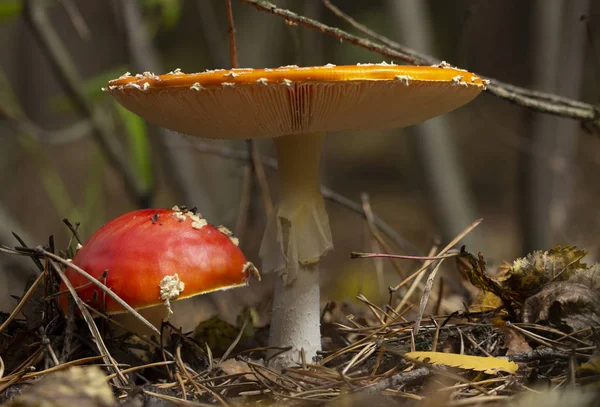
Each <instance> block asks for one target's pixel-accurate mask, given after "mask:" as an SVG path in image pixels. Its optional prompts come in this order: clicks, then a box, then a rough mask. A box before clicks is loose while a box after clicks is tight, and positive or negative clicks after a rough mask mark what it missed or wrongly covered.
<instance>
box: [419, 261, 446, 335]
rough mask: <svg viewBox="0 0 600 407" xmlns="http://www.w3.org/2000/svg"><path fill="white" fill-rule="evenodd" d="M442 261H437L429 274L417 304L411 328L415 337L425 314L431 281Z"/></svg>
mask: <svg viewBox="0 0 600 407" xmlns="http://www.w3.org/2000/svg"><path fill="white" fill-rule="evenodd" d="M442 263H443V260H440V261H438V263H437V265H436V266H435V267H434V268H433V270H431V273H429V277H427V282H426V283H425V289H424V290H423V295H421V302H420V303H419V311H418V312H417V317H416V318H415V325H414V327H413V331H414V332H415V335H418V334H419V327H420V326H421V320H422V319H423V314H424V313H425V307H426V306H427V301H429V295H430V294H431V289H432V288H433V281H434V280H435V276H436V274H437V272H438V270H439V269H440V266H441V265H442Z"/></svg>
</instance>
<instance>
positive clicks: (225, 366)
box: [219, 359, 256, 381]
mask: <svg viewBox="0 0 600 407" xmlns="http://www.w3.org/2000/svg"><path fill="white" fill-rule="evenodd" d="M219 368H220V369H221V370H222V371H223V373H225V374H226V375H237V374H243V376H242V377H243V378H244V379H246V380H254V381H256V376H255V375H254V373H253V372H252V369H250V367H249V366H248V363H246V362H243V361H241V360H235V359H227V360H224V361H222V362H221V363H219Z"/></svg>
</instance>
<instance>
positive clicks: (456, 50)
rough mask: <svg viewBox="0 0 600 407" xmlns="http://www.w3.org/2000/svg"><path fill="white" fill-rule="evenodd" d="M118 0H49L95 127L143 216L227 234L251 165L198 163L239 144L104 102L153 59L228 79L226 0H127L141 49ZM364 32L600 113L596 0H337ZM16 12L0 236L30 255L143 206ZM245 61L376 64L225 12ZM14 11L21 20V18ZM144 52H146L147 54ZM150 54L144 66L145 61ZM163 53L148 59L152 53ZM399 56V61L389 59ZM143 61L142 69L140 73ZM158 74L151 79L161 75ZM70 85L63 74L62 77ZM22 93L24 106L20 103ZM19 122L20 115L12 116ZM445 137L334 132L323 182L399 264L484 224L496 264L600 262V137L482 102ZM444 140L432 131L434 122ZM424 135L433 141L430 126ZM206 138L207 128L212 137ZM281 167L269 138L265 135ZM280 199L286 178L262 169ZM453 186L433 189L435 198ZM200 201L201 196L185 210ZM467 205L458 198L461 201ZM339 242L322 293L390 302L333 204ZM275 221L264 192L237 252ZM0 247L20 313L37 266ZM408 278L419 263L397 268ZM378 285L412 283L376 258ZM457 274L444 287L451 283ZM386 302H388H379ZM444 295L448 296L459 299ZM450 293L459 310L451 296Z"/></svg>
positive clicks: (266, 18)
mask: <svg viewBox="0 0 600 407" xmlns="http://www.w3.org/2000/svg"><path fill="white" fill-rule="evenodd" d="M128 2H130V0H124V1H117V0H114V1H109V0H95V1H90V0H86V1H84V0H63V1H50V2H46V3H49V6H48V7H47V8H46V13H47V16H48V23H49V25H50V27H51V29H52V30H53V31H54V32H56V34H57V35H58V40H59V42H60V43H62V45H63V46H64V48H65V49H66V50H67V51H68V55H67V57H68V58H69V59H70V60H71V62H72V63H73V64H74V66H75V68H76V71H77V75H79V76H80V78H81V83H80V84H79V86H78V89H79V90H80V91H81V92H82V93H83V94H84V95H86V97H87V98H89V99H90V100H91V104H92V106H93V109H94V111H96V112H100V113H101V114H103V115H104V116H103V117H104V119H102V120H104V121H105V122H106V123H110V125H111V129H112V130H111V134H113V135H116V136H117V137H116V138H117V140H118V141H119V143H120V145H121V147H122V148H123V149H124V151H125V154H126V157H127V162H128V163H130V164H131V165H132V167H133V168H135V169H136V171H137V172H136V174H137V179H138V180H141V181H142V183H143V184H145V185H147V186H150V187H151V195H150V198H151V203H150V205H151V206H152V207H172V206H173V205H174V204H187V205H188V206H198V208H199V210H200V211H201V212H202V213H203V214H204V215H205V216H206V217H207V218H208V220H209V222H211V223H214V224H220V223H222V224H225V225H227V226H229V227H230V228H232V229H235V226H236V219H237V217H238V205H239V202H240V197H241V194H242V191H241V189H242V183H243V182H242V181H243V174H244V167H245V165H246V162H245V161H244V160H236V159H229V158H224V157H222V156H219V155H218V154H214V153H207V152H205V151H204V150H205V149H206V146H207V145H209V146H212V147H218V148H221V149H223V148H227V149H230V148H232V149H235V150H238V151H241V152H243V151H245V149H246V143H245V142H243V141H235V142H230V141H208V140H205V139H195V138H191V137H188V136H183V135H177V134H174V133H168V135H167V136H168V139H169V140H168V143H167V144H165V141H164V140H165V133H164V132H161V131H159V130H158V129H156V128H154V127H151V126H146V125H145V124H144V122H143V121H140V120H138V119H136V118H135V117H133V116H132V115H130V114H127V113H126V112H124V111H122V110H118V109H117V108H116V104H115V103H114V102H113V101H112V100H111V99H110V97H107V96H105V95H102V94H100V92H98V90H99V88H100V87H101V86H104V85H105V84H106V81H107V80H108V79H111V78H113V77H116V76H119V75H121V74H122V73H124V72H125V71H131V72H132V73H135V72H139V71H142V70H154V69H153V67H152V66H148V67H147V68H146V67H145V66H144V62H146V63H149V64H151V65H152V64H154V66H155V67H156V65H157V64H158V65H160V66H161V67H162V68H163V70H164V71H170V70H173V69H175V68H181V69H182V70H183V71H184V72H195V71H202V70H204V69H212V68H228V67H230V61H229V44H228V32H227V19H226V11H225V5H224V1H222V0H145V1H138V2H137V4H134V6H135V7H134V8H133V9H135V10H137V11H138V12H139V13H141V18H142V20H141V22H142V25H141V27H142V28H143V30H144V31H143V32H142V36H143V35H144V33H146V34H148V35H149V38H148V39H149V40H150V48H149V50H148V49H147V48H144V47H141V46H139V44H135V43H132V40H131V36H130V35H129V34H128V33H131V32H132V31H131V30H132V29H133V31H135V32H138V33H139V32H140V31H139V28H140V27H136V26H133V27H132V25H131V24H132V22H131V21H132V20H131V15H129V14H127V13H128V11H127V10H131V8H129V9H128V8H127V7H125V3H128ZM274 3H276V4H277V5H279V6H280V7H284V8H288V9H290V10H292V11H294V12H297V13H299V14H302V15H306V16H309V17H311V18H315V19H318V20H320V21H322V22H324V23H326V24H328V25H333V26H338V27H340V28H343V29H346V30H349V31H350V32H352V33H357V34H358V35H361V36H362V35H363V34H361V33H359V32H358V31H356V30H355V29H354V28H352V27H351V26H349V24H348V23H347V22H345V21H343V20H341V19H339V18H338V17H336V16H335V15H334V14H333V13H332V12H331V11H329V10H328V9H326V8H325V7H324V5H323V3H322V2H321V1H320V0H306V1H299V0H296V1H294V0H288V1H275V2H274ZM334 4H335V5H337V6H338V7H340V8H341V9H342V10H344V11H345V12H346V13H348V14H350V15H351V16H353V17H354V18H355V19H356V20H358V21H359V22H361V23H363V24H365V25H367V26H368V27H370V28H371V29H373V30H375V31H376V32H378V33H380V34H383V35H386V36H388V37H389V38H391V39H393V40H396V41H398V42H400V43H402V44H404V45H406V46H409V47H413V48H415V49H416V50H418V51H420V52H424V53H428V54H431V55H435V56H436V57H438V58H440V59H444V60H447V61H449V62H450V63H452V64H453V65H458V66H460V67H462V68H465V69H468V70H470V71H472V72H476V73H478V74H481V75H486V76H489V77H492V78H497V79H498V80H500V81H503V82H508V83H512V84H515V85H519V86H523V87H527V88H530V89H538V90H545V91H549V92H554V93H559V94H562V95H564V96H569V97H572V98H574V99H577V100H582V101H586V102H588V103H597V102H598V94H599V93H598V89H599V83H598V80H599V76H598V75H599V74H600V70H599V69H600V68H599V57H598V55H599V53H600V44H599V40H600V37H599V36H600V27H598V24H599V22H600V3H598V2H594V1H591V0H589V1H582V0H577V1H566V0H565V1H561V0H538V1H523V0H503V1H484V0H461V1H440V0H432V1H424V0H423V1H420V0H387V1H384V0H370V1H352V0H336V1H334ZM21 6H22V4H21V2H20V1H11V0H0V70H1V71H0V77H2V78H3V80H1V81H0V96H1V101H2V106H3V108H2V110H0V185H1V186H2V188H0V228H1V229H2V230H1V231H0V240H1V241H2V243H4V244H15V242H14V240H13V239H12V236H11V235H10V231H15V232H17V233H19V234H20V235H21V236H22V237H24V238H25V239H26V240H27V242H28V243H29V244H30V245H37V244H43V243H45V242H47V238H48V236H49V235H51V234H52V235H54V236H55V240H56V243H57V247H59V248H64V247H65V246H66V245H67V241H68V238H69V236H70V234H69V232H68V230H67V228H66V227H65V226H64V224H63V223H62V219H63V218H64V217H68V218H69V219H70V220H71V221H73V222H75V221H79V222H81V223H82V225H81V229H80V234H81V235H82V237H84V238H86V237H88V236H89V235H90V234H91V233H92V232H93V231H94V230H95V229H97V228H98V227H99V226H101V225H102V224H103V223H104V222H106V221H108V220H110V219H111V218H114V217H116V216H117V215H119V214H121V213H124V212H126V211H130V210H134V209H136V208H137V207H138V206H139V204H140V200H139V199H136V197H135V196H133V195H132V194H131V191H129V190H128V189H127V188H126V187H125V185H124V183H123V178H122V176H121V174H120V173H119V172H118V171H117V170H116V169H115V167H114V166H112V165H111V163H110V162H109V160H107V158H106V156H105V155H104V154H103V150H102V149H101V147H100V145H99V144H98V143H97V139H96V138H95V137H94V133H93V131H91V130H90V127H89V115H86V114H82V113H81V111H80V110H79V109H78V108H77V104H76V103H73V102H72V100H71V99H70V97H69V94H68V92H66V90H65V89H66V87H65V81H64V80H60V79H59V77H58V76H57V75H56V71H55V70H54V69H53V67H52V64H51V63H50V60H49V58H48V56H47V54H46V53H45V52H44V50H43V47H42V46H40V41H38V39H37V38H36V37H35V36H34V35H33V34H32V29H31V25H30V24H29V23H28V22H27V20H26V18H24V17H23V12H22V10H21ZM233 8H234V17H235V22H236V25H237V50H238V58H239V62H240V66H242V67H275V66H280V65H288V64H298V65H321V64H326V63H334V64H337V65H342V64H355V63H358V62H381V61H382V60H383V59H384V58H383V57H381V56H380V55H377V54H375V53H373V52H370V51H367V50H365V49H361V48H358V47H356V46H354V45H351V44H348V43H340V41H338V40H336V39H334V38H331V37H329V36H326V35H323V34H321V33H319V32H318V31H315V30H308V29H306V28H304V27H297V26H293V25H290V24H286V22H285V21H284V20H283V19H281V18H278V17H275V16H273V15H270V14H266V13H262V12H259V11H257V10H256V9H254V8H253V7H250V6H248V5H246V4H243V3H240V2H238V1H233ZM20 10H21V11H20ZM140 53H141V54H140ZM148 53H149V54H150V55H148ZM152 54H154V56H155V57H156V60H155V61H152ZM388 62H390V61H389V60H388ZM140 65H142V66H143V67H142V66H140ZM156 73H160V72H156ZM71 79H72V78H71ZM12 96H14V98H13V97H12ZM14 111H19V112H21V113H22V114H18V115H15V114H7V112H13V113H14ZM436 120H440V121H439V122H438V123H437V125H435V126H431V125H428V126H423V125H419V126H415V127H413V128H410V129H397V130H390V131H385V132H370V133H363V132H342V133H337V134H331V135H329V136H328V137H327V140H326V147H325V153H324V156H323V160H322V183H323V184H324V185H326V186H328V187H330V188H331V189H333V190H334V191H336V192H338V193H340V194H342V195H344V196H345V197H348V198H350V199H352V200H354V201H356V202H359V203H360V201H361V198H360V194H361V193H363V192H366V193H368V194H369V197H370V202H371V205H372V209H373V211H374V213H375V214H377V215H378V216H379V217H381V218H382V219H383V220H384V221H385V222H386V223H387V224H389V225H390V226H391V227H392V228H393V229H394V230H395V231H396V232H397V233H399V234H400V235H401V236H402V237H403V238H404V239H405V240H406V241H407V242H410V245H408V244H407V245H404V247H396V246H394V245H392V247H393V249H394V251H395V252H397V253H405V254H418V253H421V254H424V253H427V252H428V251H429V248H430V247H431V245H432V243H433V242H434V240H435V239H436V238H437V237H440V238H442V241H443V242H447V241H449V240H450V239H451V238H452V237H453V236H454V235H456V234H457V233H458V232H460V231H461V230H462V229H464V228H465V227H467V226H468V224H469V223H470V222H472V221H474V220H475V219H477V218H483V219H484V221H483V223H482V224H481V225H480V226H479V227H478V228H477V229H476V230H475V231H474V232H473V233H472V234H471V235H469V237H468V238H467V239H466V240H465V241H464V243H466V244H467V245H468V247H467V248H468V249H469V250H471V251H477V250H481V251H482V252H483V253H484V255H485V256H486V259H487V260H488V262H489V263H490V264H491V266H492V268H493V266H496V265H499V264H501V262H502V261H504V260H513V259H514V258H515V257H517V256H521V255H524V254H526V253H527V252H528V251H530V250H533V249H548V248H550V247H552V246H554V245H558V244H561V245H564V244H570V245H577V246H580V247H582V248H585V249H587V250H588V251H589V252H590V256H589V258H588V260H589V261H590V262H591V261H592V260H595V259H597V257H598V254H599V253H600V251H599V249H600V240H599V239H598V232H599V231H600V212H599V211H598V205H599V199H600V183H599V182H598V172H599V171H598V170H599V166H600V139H599V138H598V134H593V133H590V132H587V131H585V130H584V129H582V127H581V126H580V124H579V123H578V122H576V121H573V120H569V119H559V118H555V117H550V116H546V115H542V114H539V113H535V112H532V111H529V110H526V109H524V108H522V107H519V106H516V105H513V104H511V103H509V102H507V101H506V100H501V99H499V98H496V97H494V96H492V95H489V94H485V93H484V94H482V95H481V96H480V97H478V98H477V99H475V100H474V101H473V102H472V103H470V104H469V105H467V106H465V107H463V108H461V109H459V110H457V111H455V112H452V113H449V114H447V115H445V116H444V117H443V118H440V119H436ZM440 129H441V130H440ZM432 133H433V134H432ZM206 137H207V138H209V137H210V134H207V135H206ZM257 145H258V148H259V150H260V152H261V155H263V156H264V157H273V146H272V143H271V141H269V140H263V141H259V142H258V143H257ZM267 177H268V180H269V182H270V186H271V195H272V196H273V199H276V197H277V189H276V188H277V186H276V174H275V173H274V172H273V171H271V170H269V169H268V168H267ZM442 186H443V187H444V188H441V187H442ZM190 201H192V202H190ZM457 205H458V206H457ZM328 211H329V216H330V219H331V226H332V231H333V237H334V243H335V245H336V250H335V252H334V253H332V254H330V255H329V256H327V258H326V259H325V260H324V263H323V266H322V270H323V272H322V276H323V284H324V291H323V295H322V297H323V300H328V299H335V300H353V298H354V297H355V296H356V295H357V294H359V293H362V294H365V295H366V296H367V297H368V298H370V299H372V300H374V301H376V302H381V301H385V299H386V298H387V296H386V293H385V291H384V292H383V293H381V292H380V290H379V288H378V282H377V278H376V275H377V274H376V263H375V262H372V261H370V260H350V259H349V252H350V251H352V250H357V251H370V250H372V249H373V246H372V239H371V237H370V235H369V231H368V227H367V225H366V222H365V220H364V217H363V216H361V215H360V214H358V213H356V212H354V211H351V210H349V209H347V208H344V207H342V206H340V205H338V204H335V203H331V202H328ZM264 225H265V214H264V209H263V205H262V199H261V194H260V190H259V189H258V187H257V186H256V183H255V184H254V186H253V190H252V194H251V205H250V211H249V218H248V223H247V224H246V227H245V228H244V229H243V231H242V233H241V236H240V238H241V247H242V249H243V250H244V252H245V253H246V254H247V256H248V257H249V258H250V259H251V260H253V261H255V262H256V263H257V264H259V261H258V258H257V251H258V247H259V245H260V240H261V237H262V233H263V228H264ZM21 260H24V259H16V258H13V257H9V256H7V255H3V256H0V273H1V274H0V305H1V309H2V310H8V309H10V308H11V307H12V306H14V304H15V301H14V300H13V299H12V298H10V297H9V294H14V295H20V294H21V293H22V287H23V284H24V281H25V279H26V278H27V276H28V275H30V273H31V270H32V267H33V264H32V263H31V264H30V262H28V261H21ZM402 265H403V267H405V268H406V269H410V268H411V267H415V265H414V263H409V262H402ZM383 266H384V271H385V280H384V281H383V282H380V283H379V285H382V286H384V287H386V286H389V285H395V284H397V283H398V282H399V281H401V277H399V276H398V275H397V274H396V272H395V271H394V269H393V268H392V267H391V266H390V265H389V264H388V263H383ZM452 269H453V267H452V264H451V262H447V264H446V270H445V273H446V276H447V277H446V279H447V280H451V283H452V282H454V285H453V284H450V287H451V289H452V290H453V291H455V292H458V293H459V294H460V282H459V281H458V280H457V279H456V278H455V276H456V274H453V273H454V272H453V270H452ZM270 284H271V280H270V279H269V278H267V279H266V282H265V283H264V284H261V285H254V286H253V287H250V288H249V289H245V291H244V292H245V293H247V296H246V297H244V295H240V292H239V291H236V292H235V293H233V292H227V293H222V294H213V295H210V296H207V297H206V298H201V299H198V300H197V303H198V304H202V305H203V307H204V308H202V309H201V311H200V312H199V315H198V316H197V319H198V320H200V319H203V318H205V317H206V316H208V315H212V314H213V313H215V312H217V311H221V312H222V313H225V314H227V315H225V317H226V318H232V315H233V316H234V315H235V313H236V312H237V311H238V310H239V309H240V307H241V306H242V305H243V304H244V303H247V302H249V303H253V304H257V303H260V304H259V305H261V308H264V309H268V307H267V306H266V305H265V303H268V301H269V296H268V295H265V293H270ZM380 294H381V295H380ZM448 298H449V301H451V296H450V294H448ZM458 298H459V300H458V302H457V304H458V306H460V298H462V297H458Z"/></svg>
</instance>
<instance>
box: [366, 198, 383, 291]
mask: <svg viewBox="0 0 600 407" xmlns="http://www.w3.org/2000/svg"><path fill="white" fill-rule="evenodd" d="M360 198H361V201H362V207H363V211H364V213H365V218H366V220H367V225H368V226H369V231H370V232H371V250H372V251H374V252H376V253H377V252H380V251H381V246H380V245H379V242H378V241H377V239H376V238H375V233H377V229H376V228H375V223H374V222H373V211H372V209H371V202H370V200H369V194H367V193H366V192H363V193H362V194H360ZM374 260H375V274H376V275H377V286H378V288H379V295H384V294H385V291H386V290H385V281H384V275H383V261H382V260H381V259H380V258H377V257H375V258H374Z"/></svg>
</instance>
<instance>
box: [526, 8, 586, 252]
mask: <svg viewBox="0 0 600 407" xmlns="http://www.w3.org/2000/svg"><path fill="white" fill-rule="evenodd" d="M589 5H590V2H589V0H573V1H568V2H565V1H559V0H556V1H545V0H536V3H535V8H534V13H533V19H534V21H533V26H534V33H533V37H532V38H533V44H532V50H533V55H534V59H533V84H534V88H536V89H537V90H541V91H546V92H553V93H557V94H560V95H562V96H569V97H577V96H578V95H579V93H580V88H581V81H582V71H583V63H584V58H585V53H584V46H585V25H584V24H583V23H581V22H580V21H579V17H580V16H581V15H585V13H586V12H587V11H588V10H589ZM577 126H578V124H577V122H574V121H572V120H568V119H562V118H558V117H554V116H548V115H541V114H537V115H536V117H535V119H534V123H533V129H532V155H531V156H527V157H524V159H525V162H526V163H528V164H529V165H528V174H527V178H526V180H527V182H528V185H527V187H526V190H525V191H524V192H525V196H526V197H527V199H526V201H525V202H523V203H522V205H523V210H524V211H525V212H524V214H525V216H524V218H525V219H524V221H525V222H524V225H525V228H526V230H525V241H524V247H523V252H529V251H532V250H538V249H548V248H550V246H552V245H555V244H557V243H561V239H560V235H561V233H563V232H564V231H565V229H566V227H567V226H568V213H569V206H570V204H571V199H570V195H571V192H572V191H571V189H572V170H573V158H574V154H575V149H576V146H577V137H578V133H577ZM562 243H564V242H562Z"/></svg>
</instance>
